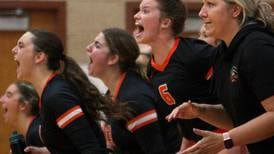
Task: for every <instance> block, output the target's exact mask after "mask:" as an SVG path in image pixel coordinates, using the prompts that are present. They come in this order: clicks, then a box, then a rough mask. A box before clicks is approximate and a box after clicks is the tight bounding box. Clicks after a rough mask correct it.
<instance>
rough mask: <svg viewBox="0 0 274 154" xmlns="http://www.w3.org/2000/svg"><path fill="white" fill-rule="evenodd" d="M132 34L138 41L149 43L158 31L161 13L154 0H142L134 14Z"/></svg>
mask: <svg viewBox="0 0 274 154" xmlns="http://www.w3.org/2000/svg"><path fill="white" fill-rule="evenodd" d="M134 19H135V26H136V28H135V30H134V36H135V39H136V40H137V42H138V43H145V44H150V43H151V42H152V41H153V40H154V39H155V38H156V37H157V36H158V33H159V31H160V21H161V13H160V10H159V6H158V2H157V1H156V0H143V1H142V2H141V4H140V10H139V12H137V13H136V14H135V15H134Z"/></svg>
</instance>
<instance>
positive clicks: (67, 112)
mask: <svg viewBox="0 0 274 154" xmlns="http://www.w3.org/2000/svg"><path fill="white" fill-rule="evenodd" d="M79 108H80V106H79V105H77V106H75V107H73V108H71V109H69V110H68V111H66V112H65V113H63V114H62V115H61V116H60V117H59V118H57V120H56V121H57V123H58V122H59V121H60V120H62V119H63V118H64V117H65V116H67V115H69V114H70V113H71V112H73V111H74V110H77V109H79Z"/></svg>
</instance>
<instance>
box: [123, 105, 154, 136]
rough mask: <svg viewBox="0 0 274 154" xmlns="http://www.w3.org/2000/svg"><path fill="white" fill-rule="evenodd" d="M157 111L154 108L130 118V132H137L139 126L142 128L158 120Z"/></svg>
mask: <svg viewBox="0 0 274 154" xmlns="http://www.w3.org/2000/svg"><path fill="white" fill-rule="evenodd" d="M157 120H158V118H157V113H156V110H155V109H152V110H150V111H147V112H145V113H142V114H140V115H138V116H137V117H135V118H133V119H132V120H130V121H129V122H128V123H127V124H126V127H127V129H128V130H129V131H130V132H132V133H133V132H135V131H136V130H138V129H139V128H142V127H144V126H146V125H149V124H151V123H153V122H155V121H157Z"/></svg>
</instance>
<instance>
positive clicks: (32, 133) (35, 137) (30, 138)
mask: <svg viewBox="0 0 274 154" xmlns="http://www.w3.org/2000/svg"><path fill="white" fill-rule="evenodd" d="M40 127H41V118H40V116H38V117H34V119H33V120H32V122H31V123H30V125H29V128H28V131H27V134H26V145H27V146H36V147H44V146H45V145H44V144H43V142H42V140H41V137H40V134H39V130H40Z"/></svg>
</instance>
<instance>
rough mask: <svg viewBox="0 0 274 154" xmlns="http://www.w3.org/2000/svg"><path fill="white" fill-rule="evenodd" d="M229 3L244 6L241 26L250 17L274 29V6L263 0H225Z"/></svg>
mask: <svg viewBox="0 0 274 154" xmlns="http://www.w3.org/2000/svg"><path fill="white" fill-rule="evenodd" d="M224 1H225V2H226V3H228V4H237V5H239V6H240V7H241V8H242V16H240V19H239V21H240V26H243V25H244V24H245V23H246V21H247V19H248V18H252V19H255V20H256V21H259V22H262V23H263V24H264V26H265V27H267V28H269V29H271V30H272V31H274V12H273V11H272V7H271V5H270V4H268V3H267V2H265V1H262V0H224Z"/></svg>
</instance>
